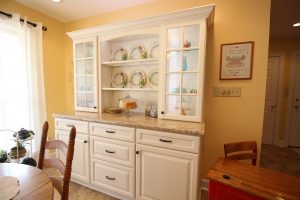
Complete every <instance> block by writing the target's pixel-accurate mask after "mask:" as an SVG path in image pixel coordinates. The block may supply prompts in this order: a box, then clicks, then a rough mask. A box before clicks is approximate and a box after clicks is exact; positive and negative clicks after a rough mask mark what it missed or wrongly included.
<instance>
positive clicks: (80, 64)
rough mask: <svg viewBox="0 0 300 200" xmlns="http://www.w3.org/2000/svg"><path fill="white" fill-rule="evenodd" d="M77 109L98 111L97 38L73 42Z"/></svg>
mask: <svg viewBox="0 0 300 200" xmlns="http://www.w3.org/2000/svg"><path fill="white" fill-rule="evenodd" d="M73 50H74V52H73V63H74V84H75V85H74V94H75V110H78V111H90V112H97V111H98V109H97V108H98V105H97V104H98V100H97V99H98V92H97V82H98V79H97V38H96V37H87V38H83V39H78V40H74V42H73Z"/></svg>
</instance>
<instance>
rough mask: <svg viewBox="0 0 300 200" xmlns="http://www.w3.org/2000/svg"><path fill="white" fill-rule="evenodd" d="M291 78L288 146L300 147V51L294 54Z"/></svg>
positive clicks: (287, 130) (287, 131)
mask: <svg viewBox="0 0 300 200" xmlns="http://www.w3.org/2000/svg"><path fill="white" fill-rule="evenodd" d="M290 80H291V81H290V92H289V93H290V95H289V103H288V117H287V123H286V124H287V129H286V135H287V138H288V146H290V147H300V52H297V53H294V55H293V64H292V66H291V79H290Z"/></svg>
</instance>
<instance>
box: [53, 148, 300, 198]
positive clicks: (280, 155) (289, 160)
mask: <svg viewBox="0 0 300 200" xmlns="http://www.w3.org/2000/svg"><path fill="white" fill-rule="evenodd" d="M260 166H261V167H265V168H269V169H272V170H275V171H279V172H282V173H287V174H290V175H293V176H300V148H297V149H291V148H280V147H276V146H272V145H262V148H261V162H260ZM48 173H53V172H51V171H50V172H49V171H48ZM69 194H70V196H69V199H70V200H117V199H116V198H114V197H111V196H108V195H105V194H103V193H101V192H97V191H95V190H92V189H89V188H87V187H83V186H81V185H79V184H76V183H73V182H71V183H70V193H69ZM54 199H55V200H59V199H60V196H59V194H58V192H56V191H55V197H54ZM201 199H202V200H207V199H208V195H207V191H202V198H201Z"/></svg>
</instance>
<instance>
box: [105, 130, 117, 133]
mask: <svg viewBox="0 0 300 200" xmlns="http://www.w3.org/2000/svg"><path fill="white" fill-rule="evenodd" d="M105 132H106V133H115V132H116V131H108V130H106V131H105Z"/></svg>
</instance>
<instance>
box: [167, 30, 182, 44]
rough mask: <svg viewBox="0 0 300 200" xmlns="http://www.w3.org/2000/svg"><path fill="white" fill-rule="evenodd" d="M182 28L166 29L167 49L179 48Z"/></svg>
mask: <svg viewBox="0 0 300 200" xmlns="http://www.w3.org/2000/svg"><path fill="white" fill-rule="evenodd" d="M181 44H182V28H172V29H168V49H178V48H181Z"/></svg>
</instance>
